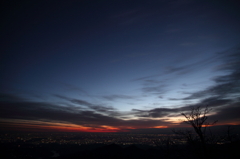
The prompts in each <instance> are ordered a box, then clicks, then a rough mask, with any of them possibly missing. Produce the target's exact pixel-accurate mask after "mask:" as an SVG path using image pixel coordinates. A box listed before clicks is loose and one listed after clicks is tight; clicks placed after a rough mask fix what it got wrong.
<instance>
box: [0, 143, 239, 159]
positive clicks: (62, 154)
mask: <svg viewBox="0 0 240 159" xmlns="http://www.w3.org/2000/svg"><path fill="white" fill-rule="evenodd" d="M198 146H199V145H189V144H184V145H164V146H156V147H152V146H143V145H128V146H123V145H117V144H110V145H103V144H93V145H81V146H80V145H71V144H66V145H59V144H41V145H24V146H22V147H18V146H17V145H12V144H6V143H5V144H1V146H0V149H1V154H0V158H4V159H35V158H36V159H174V158H178V159H193V158H194V159H202V158H203V157H202V156H201V152H200V151H199V149H198ZM208 150H209V151H208V155H207V156H206V157H205V159H214V158H218V159H226V158H228V159H229V158H230V159H235V158H236V159H237V158H238V157H239V156H240V151H239V150H240V142H239V141H237V142H233V143H226V144H220V145H208Z"/></svg>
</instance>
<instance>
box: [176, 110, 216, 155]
mask: <svg viewBox="0 0 240 159" xmlns="http://www.w3.org/2000/svg"><path fill="white" fill-rule="evenodd" d="M210 111H211V109H209V108H208V106H206V107H205V108H201V107H200V106H199V107H193V108H192V110H191V111H190V113H188V114H186V113H181V115H183V116H184V117H185V119H186V120H185V121H184V122H185V123H187V124H189V125H191V126H192V127H193V128H194V131H195V132H196V134H197V135H198V137H199V139H200V141H201V145H202V149H203V155H204V156H205V155H206V128H207V127H208V126H211V125H214V124H215V123H216V122H217V121H214V122H212V123H209V122H208V121H207V119H208V117H207V114H208V113H209V112H210Z"/></svg>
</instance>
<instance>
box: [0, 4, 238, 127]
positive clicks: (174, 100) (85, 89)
mask: <svg viewBox="0 0 240 159" xmlns="http://www.w3.org/2000/svg"><path fill="white" fill-rule="evenodd" d="M239 8H240V5H239V2H238V1H237V0H217V1H215V0H206V1H205V0H202V1H194V0H146V1H144V0H143V1H140V0H136V1H134V0H121V1H120V0H111V1H110V0H102V1H97V0H76V1H73V0H70V1H65V0H58V1H44V0H41V1H10V2H9V1H5V2H2V4H1V35H0V40H1V47H0V52H1V55H0V65H1V67H0V73H1V78H0V81H1V82H0V125H1V128H2V129H4V130H16V131H17V130H27V131H31V130H35V131H50V130H51V131H89V132H95V131H97V132H109V131H110V132H111V131H113V132H114V131H128V130H131V129H148V128H167V127H169V128H171V127H179V126H183V125H182V124H181V120H179V119H182V117H181V116H180V113H181V112H184V111H188V110H190V109H191V108H192V107H194V106H206V105H209V107H212V109H213V110H212V112H211V114H210V119H211V120H219V122H218V124H220V125H221V124H222V125H224V124H235V125H239V124H240V115H239V112H240V93H239V92H240V81H239V79H240V29H239V28H240V20H239V19H240V10H239Z"/></svg>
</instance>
